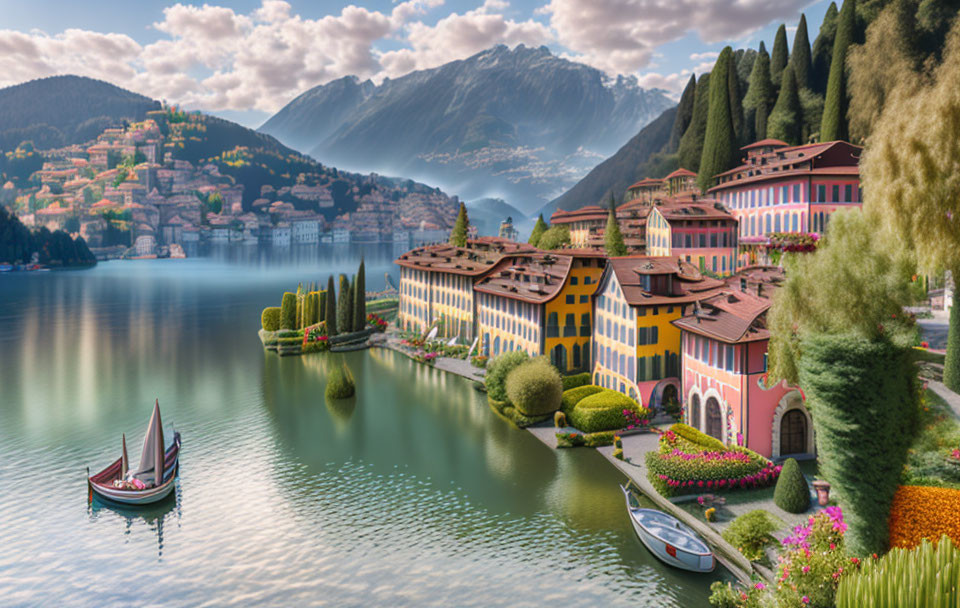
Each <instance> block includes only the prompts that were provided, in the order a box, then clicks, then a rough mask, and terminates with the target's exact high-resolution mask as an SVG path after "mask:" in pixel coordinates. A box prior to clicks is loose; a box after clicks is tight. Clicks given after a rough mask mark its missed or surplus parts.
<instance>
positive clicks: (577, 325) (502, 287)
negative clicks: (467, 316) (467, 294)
mask: <svg viewBox="0 0 960 608" xmlns="http://www.w3.org/2000/svg"><path fill="white" fill-rule="evenodd" d="M605 264H606V258H605V256H604V255H603V253H601V252H599V251H594V250H563V251H562V252H561V253H550V252H537V253H528V254H522V255H513V256H510V257H506V258H504V259H502V260H501V261H500V262H499V263H498V264H497V265H496V266H495V267H494V268H493V269H492V270H491V271H490V272H489V273H487V274H486V275H484V276H483V277H482V278H480V279H479V280H478V281H477V283H476V285H475V286H474V291H475V292H476V294H477V296H476V297H477V321H478V328H479V331H478V333H479V335H480V336H481V340H482V342H481V350H480V352H481V353H483V354H484V355H487V356H490V357H495V356H497V355H499V354H501V353H504V352H508V351H513V350H523V351H526V352H527V353H529V354H530V355H531V356H537V355H542V354H546V355H549V357H550V361H551V363H553V364H554V365H555V366H556V367H557V369H559V370H560V371H561V372H563V373H572V372H577V371H587V370H589V369H590V357H589V353H590V334H591V330H592V314H591V307H592V304H591V296H592V295H593V292H594V290H595V289H596V286H597V282H598V281H599V279H600V275H601V274H602V273H603V268H604V265H605Z"/></svg>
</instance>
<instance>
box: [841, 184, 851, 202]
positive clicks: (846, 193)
mask: <svg viewBox="0 0 960 608" xmlns="http://www.w3.org/2000/svg"><path fill="white" fill-rule="evenodd" d="M843 202H845V203H852V202H853V186H852V185H850V184H847V185H846V186H844V187H843Z"/></svg>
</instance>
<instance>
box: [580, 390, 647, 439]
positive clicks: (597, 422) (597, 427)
mask: <svg viewBox="0 0 960 608" xmlns="http://www.w3.org/2000/svg"><path fill="white" fill-rule="evenodd" d="M581 388H586V387H581ZM574 390H576V389H574ZM624 410H630V411H634V412H638V413H640V414H641V415H644V416H645V415H646V413H647V410H646V408H641V407H640V406H639V405H638V404H637V402H636V401H634V400H633V399H631V398H630V397H627V396H626V395H624V394H622V393H618V392H617V391H613V390H610V389H602V390H601V391H600V392H595V393H594V394H592V395H589V396H587V397H585V398H583V399H581V400H580V402H579V403H577V404H576V405H575V406H574V407H573V411H572V412H571V414H570V423H571V424H572V425H573V426H575V427H576V428H578V429H580V430H581V431H583V432H584V433H595V432H597V431H609V430H616V429H622V428H623V427H624V426H626V424H627V418H626V416H624V415H623V411H624Z"/></svg>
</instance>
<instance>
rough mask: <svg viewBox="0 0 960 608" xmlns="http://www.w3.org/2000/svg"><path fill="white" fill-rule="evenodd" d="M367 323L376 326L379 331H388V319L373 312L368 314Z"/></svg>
mask: <svg viewBox="0 0 960 608" xmlns="http://www.w3.org/2000/svg"><path fill="white" fill-rule="evenodd" d="M367 325H369V326H370V327H374V328H376V330H377V331H381V332H382V331H387V321H386V319H384V318H383V317H381V316H380V315H376V314H373V313H372V312H371V313H369V314H367Z"/></svg>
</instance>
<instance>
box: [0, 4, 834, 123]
mask: <svg viewBox="0 0 960 608" xmlns="http://www.w3.org/2000/svg"><path fill="white" fill-rule="evenodd" d="M828 5H829V0H817V1H812V0H394V1H391V0H357V2H356V3H355V4H343V3H339V2H331V1H329V0H241V1H236V2H227V1H223V0H221V1H218V0H212V1H211V2H210V3H190V2H158V1H154V0H124V1H116V0H87V1H84V2H77V1H76V0H40V1H33V2H23V1H22V0H0V7H2V14H3V15H4V19H3V23H2V25H0V86H9V85H13V84H18V83H20V82H24V81H27V80H32V79H34V78H42V77H45V76H53V75H57V74H78V75H82V76H89V77H92V78H99V79H101V80H106V81H108V82H111V83H113V84H116V85H118V86H121V87H124V88H126V89H129V90H132V91H136V92H138V93H142V94H144V95H147V96H149V97H152V98H154V99H162V100H165V101H167V102H168V103H171V104H178V105H180V106H182V107H185V108H187V109H191V110H192V109H199V110H204V111H207V112H211V113H213V114H217V115H219V116H223V117H225V118H229V119H232V120H236V121H237V122H240V123H242V124H245V125H247V126H251V127H256V126H259V125H260V124H261V123H262V122H263V121H264V120H266V119H267V118H268V117H269V116H270V115H272V114H273V113H275V112H276V111H277V110H279V109H280V108H282V107H283V106H284V105H285V104H287V103H288V102H290V101H291V100H292V99H294V98H295V97H296V96H297V95H299V94H300V93H302V92H304V91H306V90H308V89H310V88H311V87H314V86H317V85H320V84H324V83H326V82H329V81H331V80H335V79H337V78H341V77H343V76H351V75H353V76H358V77H359V78H361V79H368V78H369V79H372V80H373V81H374V82H378V83H379V82H381V81H382V80H384V79H385V78H397V77H399V76H402V75H404V74H407V73H409V72H411V71H413V70H418V69H428V68H432V67H436V66H438V65H442V64H443V63H446V62H448V61H453V60H455V59H463V58H466V57H469V56H471V55H473V54H475V53H478V52H480V51H482V50H484V49H486V48H489V47H491V46H494V45H496V44H506V45H508V46H510V47H514V46H516V45H518V44H525V45H527V46H541V45H545V46H547V47H548V48H549V49H550V50H551V51H552V52H554V53H555V54H557V55H560V56H563V57H566V58H568V59H570V60H573V61H579V62H582V63H586V64H588V65H591V66H594V67H596V68H598V69H600V70H603V71H604V72H606V73H607V74H609V75H611V76H616V75H619V74H623V75H630V76H635V77H636V78H637V79H638V81H639V82H640V84H641V85H642V86H644V87H657V88H662V89H664V90H666V91H667V92H668V94H669V95H671V96H672V97H677V96H678V95H679V93H680V91H681V90H682V89H683V86H684V85H685V84H686V81H687V80H688V79H689V77H690V74H691V73H696V74H698V75H699V74H701V73H703V72H704V71H709V69H710V67H711V65H712V63H713V60H714V59H715V58H716V56H717V55H718V54H719V52H720V50H721V49H723V47H724V46H726V45H727V44H729V45H731V46H733V47H734V48H741V47H750V48H756V46H757V45H758V44H759V42H760V41H761V40H764V41H765V42H766V45H767V49H768V50H770V48H771V47H772V41H773V36H774V33H775V31H776V29H777V27H778V26H779V25H780V24H781V23H785V24H786V25H787V28H788V40H789V41H790V43H791V45H792V43H793V32H794V31H795V30H796V24H797V21H798V20H799V17H800V13H801V12H802V13H804V14H806V17H807V25H808V29H809V32H810V42H811V43H812V42H813V40H814V39H815V37H816V35H817V31H818V30H819V28H820V23H821V21H822V20H823V15H824V13H825V12H826V10H827V6H828Z"/></svg>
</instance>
